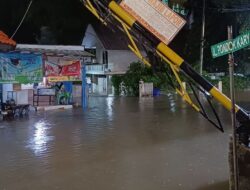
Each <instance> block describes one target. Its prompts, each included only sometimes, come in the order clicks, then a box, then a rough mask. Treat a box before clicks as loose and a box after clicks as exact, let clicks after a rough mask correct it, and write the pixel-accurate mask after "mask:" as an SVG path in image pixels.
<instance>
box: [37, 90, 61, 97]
mask: <svg viewBox="0 0 250 190" xmlns="http://www.w3.org/2000/svg"><path fill="white" fill-rule="evenodd" d="M37 94H38V95H47V96H55V95H56V90H55V89H54V88H39V89H37Z"/></svg>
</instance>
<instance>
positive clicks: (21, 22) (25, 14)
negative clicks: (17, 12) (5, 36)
mask: <svg viewBox="0 0 250 190" xmlns="http://www.w3.org/2000/svg"><path fill="white" fill-rule="evenodd" d="M32 3H33V0H31V1H30V3H29V5H28V7H27V9H26V11H25V13H24V15H23V18H22V19H21V21H20V23H19V25H18V26H17V28H16V30H15V32H14V33H13V34H12V36H11V37H10V39H13V37H14V36H15V35H16V33H17V32H18V30H19V28H20V27H21V26H22V24H23V21H24V19H25V18H26V16H27V14H28V12H29V10H30V7H31V5H32Z"/></svg>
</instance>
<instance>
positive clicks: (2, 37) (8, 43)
mask: <svg viewBox="0 0 250 190" xmlns="http://www.w3.org/2000/svg"><path fill="white" fill-rule="evenodd" d="M15 47H16V42H15V41H14V40H12V39H11V38H9V37H8V36H7V35H6V34H5V33H4V32H3V31H0V52H8V51H12V50H14V49H15ZM0 73H1V76H0V78H2V70H1V68H0ZM2 102H3V84H0V103H2Z"/></svg>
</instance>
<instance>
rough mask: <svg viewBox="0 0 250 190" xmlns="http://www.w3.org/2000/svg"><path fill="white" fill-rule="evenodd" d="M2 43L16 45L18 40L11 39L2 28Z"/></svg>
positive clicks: (0, 37)
mask: <svg viewBox="0 0 250 190" xmlns="http://www.w3.org/2000/svg"><path fill="white" fill-rule="evenodd" d="M0 43H1V44H6V45H11V46H16V42H15V41H14V40H12V39H10V38H9V37H8V36H7V35H6V34H5V33H4V32H3V31H1V30H0Z"/></svg>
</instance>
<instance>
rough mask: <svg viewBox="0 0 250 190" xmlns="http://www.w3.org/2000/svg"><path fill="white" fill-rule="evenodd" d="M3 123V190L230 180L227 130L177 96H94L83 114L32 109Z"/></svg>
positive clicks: (117, 189)
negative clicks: (27, 116) (26, 115)
mask: <svg viewBox="0 0 250 190" xmlns="http://www.w3.org/2000/svg"><path fill="white" fill-rule="evenodd" d="M216 109H217V110H218V113H219V114H220V116H223V117H222V120H223V121H224V122H225V121H228V117H227V115H230V114H229V113H228V112H227V111H225V110H224V109H220V107H219V106H218V107H216ZM229 121H230V120H229ZM3 124H4V125H5V126H6V128H4V129H1V130H0V152H1V156H0V168H1V170H0V190H2V189H8V190H16V189H27V190H29V189H36V190H44V189H61V190H68V189H74V190H82V189H87V190H88V189H105V190H106V189H108V190H122V189H132V190H133V189H136V190H152V189H153V190H166V189H169V190H195V189H196V190H198V189H199V188H200V189H202V190H203V189H204V190H205V189H210V187H211V189H213V190H222V189H223V186H225V187H227V186H226V184H222V185H218V186H217V185H215V186H213V185H211V186H210V185H209V184H218V183H219V182H221V181H227V180H228V176H229V172H228V164H227V160H228V159H227V155H228V133H229V132H230V131H229V129H228V128H227V127H226V133H224V134H222V133H220V132H218V131H217V130H216V129H214V128H213V127H211V124H209V123H208V122H206V121H205V120H204V119H203V118H202V117H201V116H200V115H199V114H198V113H197V112H195V111H194V110H193V109H192V108H191V107H190V106H186V104H185V103H184V102H183V101H182V99H181V98H178V96H177V95H175V94H169V95H168V96H163V97H157V98H145V99H141V100H139V99H138V98H132V97H130V98H112V97H109V98H97V97H91V98H90V102H89V108H88V110H87V111H86V112H83V111H82V109H74V110H64V111H61V110H60V111H51V112H40V113H37V114H35V113H31V114H30V119H29V120H20V121H19V120H18V121H17V122H11V123H8V122H5V123H3ZM3 124H0V125H1V126H2V125H3ZM230 129H231V128H230ZM2 131H3V132H2ZM7 145H8V146H7ZM13 179H15V183H13ZM195 179H198V180H195ZM207 187H209V188H207Z"/></svg>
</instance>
